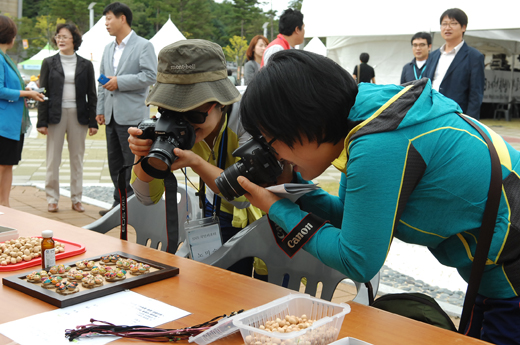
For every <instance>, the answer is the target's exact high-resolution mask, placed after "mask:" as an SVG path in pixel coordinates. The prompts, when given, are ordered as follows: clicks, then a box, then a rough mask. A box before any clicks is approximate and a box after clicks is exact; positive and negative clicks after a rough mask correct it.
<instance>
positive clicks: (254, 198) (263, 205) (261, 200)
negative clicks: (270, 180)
mask: <svg viewBox="0 0 520 345" xmlns="http://www.w3.org/2000/svg"><path fill="white" fill-rule="evenodd" d="M237 181H238V183H239V184H240V186H241V187H242V188H244V189H245V190H246V191H247V193H246V194H244V196H245V197H246V198H247V200H249V202H250V203H251V205H253V206H255V207H258V208H259V209H261V210H262V211H264V212H265V213H269V209H270V208H271V206H272V205H273V204H274V203H275V202H277V201H278V200H280V199H281V198H280V197H278V196H276V195H275V194H274V193H271V192H270V191H268V190H267V189H265V188H264V187H260V186H259V185H257V184H254V183H253V182H251V181H249V180H248V179H247V178H246V177H244V176H239V177H238V179H237Z"/></svg>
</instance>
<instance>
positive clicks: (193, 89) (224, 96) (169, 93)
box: [146, 78, 240, 111]
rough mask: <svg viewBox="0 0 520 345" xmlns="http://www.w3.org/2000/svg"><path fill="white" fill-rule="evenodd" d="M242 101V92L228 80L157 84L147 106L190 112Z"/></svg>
mask: <svg viewBox="0 0 520 345" xmlns="http://www.w3.org/2000/svg"><path fill="white" fill-rule="evenodd" d="M239 100H240V92H239V91H238V90H237V88H236V87H235V85H233V83H231V81H230V80H229V79H228V78H225V79H220V80H216V81H209V82H202V83H195V84H166V83H159V82H157V83H156V84H155V86H154V87H153V89H152V91H151V92H150V94H149V95H148V97H147V98H146V105H150V104H152V105H156V106H158V107H161V108H165V109H169V110H173V111H188V110H192V109H195V108H197V107H200V106H201V105H203V104H205V103H209V102H218V103H220V104H222V105H229V104H233V103H235V102H238V101H239Z"/></svg>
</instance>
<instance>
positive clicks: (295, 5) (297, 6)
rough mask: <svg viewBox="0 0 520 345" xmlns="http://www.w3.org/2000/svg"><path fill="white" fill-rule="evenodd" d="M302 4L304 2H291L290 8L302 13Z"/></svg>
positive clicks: (299, 0)
mask: <svg viewBox="0 0 520 345" xmlns="http://www.w3.org/2000/svg"><path fill="white" fill-rule="evenodd" d="M302 3H303V0H291V1H290V2H289V7H290V8H294V9H295V10H299V11H301V9H302Z"/></svg>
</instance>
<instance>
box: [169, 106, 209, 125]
mask: <svg viewBox="0 0 520 345" xmlns="http://www.w3.org/2000/svg"><path fill="white" fill-rule="evenodd" d="M216 105H217V103H213V105H212V106H211V107H210V108H209V109H208V110H207V111H206V112H201V111H196V110H189V111H173V110H167V109H162V108H161V109H159V112H160V113H161V114H163V112H164V111H168V112H170V113H172V114H175V115H180V116H183V117H184V118H185V119H186V121H188V122H189V123H193V124H196V125H200V124H203V123H204V122H206V117H208V115H209V113H210V112H211V111H212V110H213V108H215V106H216Z"/></svg>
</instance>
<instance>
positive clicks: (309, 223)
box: [267, 213, 329, 258]
mask: <svg viewBox="0 0 520 345" xmlns="http://www.w3.org/2000/svg"><path fill="white" fill-rule="evenodd" d="M267 219H268V220H269V225H270V226H271V231H272V232H273V235H274V239H275V240H276V244H277V245H278V247H280V249H281V250H283V252H284V253H285V254H287V256H288V257H290V258H292V257H293V256H294V255H295V254H296V253H297V252H298V251H299V250H300V249H302V247H303V246H304V245H305V243H307V242H308V241H309V240H310V239H311V238H312V236H314V234H315V233H316V232H317V231H318V230H319V229H320V228H321V227H322V226H323V225H324V224H325V223H328V222H329V221H328V220H323V219H321V218H320V217H318V216H316V215H314V214H312V213H309V214H307V215H306V216H305V217H304V218H303V219H302V220H301V221H300V222H299V223H298V225H296V226H295V227H294V228H293V229H292V230H291V232H289V233H288V234H286V233H285V231H284V230H283V229H282V228H281V227H280V226H279V225H278V224H276V223H275V222H273V221H272V220H271V218H269V215H268V216H267Z"/></svg>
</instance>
